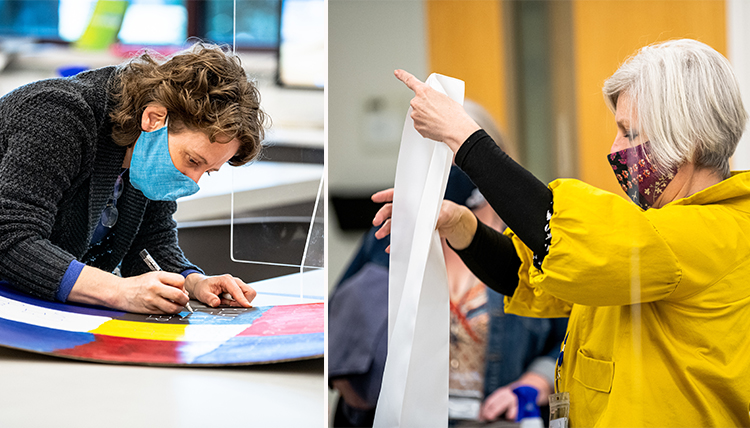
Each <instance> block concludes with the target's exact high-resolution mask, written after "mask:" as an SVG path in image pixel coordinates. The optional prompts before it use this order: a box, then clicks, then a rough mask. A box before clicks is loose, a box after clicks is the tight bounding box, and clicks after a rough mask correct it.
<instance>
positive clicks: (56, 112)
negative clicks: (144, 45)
mask: <svg viewBox="0 0 750 428" xmlns="http://www.w3.org/2000/svg"><path fill="white" fill-rule="evenodd" d="M117 73H118V68H117V67H105V68H101V69H97V70H92V71H88V72H85V73H81V74H79V75H77V76H74V77H69V78H58V79H48V80H42V81H39V82H34V83H31V84H28V85H25V86H22V87H20V88H18V89H16V90H14V91H13V92H11V93H9V94H7V95H5V96H4V97H2V98H0V278H1V279H3V280H7V281H8V282H10V283H11V284H13V286H15V287H16V288H18V289H19V290H22V291H25V292H27V293H29V294H32V295H34V296H38V297H41V298H44V299H48V300H53V299H54V298H55V292H56V291H57V289H58V287H59V286H60V281H61V279H62V277H63V275H64V274H65V271H66V270H67V269H68V266H69V265H70V263H71V261H72V260H74V259H75V260H79V261H80V262H82V263H85V264H87V265H90V266H94V267H97V268H100V269H103V270H105V271H107V272H112V271H113V270H114V269H115V268H116V267H117V266H118V265H120V263H122V264H121V265H120V270H121V273H122V276H124V277H127V276H134V275H139V274H142V273H145V272H147V271H148V267H147V266H146V264H145V263H144V262H143V261H142V260H141V259H140V257H139V256H138V252H139V251H141V250H142V249H144V248H145V249H148V251H149V252H150V253H151V255H152V256H153V257H154V259H156V261H157V262H158V263H159V265H160V266H161V267H162V269H164V270H165V271H169V272H182V271H184V270H186V269H196V270H199V269H198V268H197V267H195V266H193V265H192V264H190V262H189V261H188V260H187V259H186V258H185V256H184V255H183V253H182V251H181V250H180V248H179V246H178V245H177V230H176V223H175V222H174V220H173V218H172V215H173V214H174V211H175V210H176V208H177V204H176V203H175V202H156V201H150V200H148V199H147V198H146V197H145V196H143V193H141V192H140V191H139V190H137V189H135V188H133V187H132V186H131V185H130V182H129V180H125V181H126V185H125V190H124V192H123V194H122V196H121V197H120V198H119V199H118V201H117V208H118V211H119V219H118V220H117V224H115V226H114V227H113V228H112V230H111V231H110V233H109V235H108V236H107V237H106V238H105V239H104V240H103V241H102V242H101V243H99V244H97V245H95V246H93V247H91V246H90V245H89V242H90V241H91V237H92V235H93V233H94V230H95V228H96V226H97V224H98V223H99V218H100V216H101V212H102V210H103V209H104V207H105V205H106V203H107V201H108V199H109V198H110V197H111V196H112V189H113V188H114V183H115V180H116V179H117V176H118V174H120V172H121V170H122V162H123V159H124V157H125V150H126V148H125V147H121V146H118V145H116V144H115V143H114V142H113V140H112V136H111V135H112V123H111V121H110V119H109V113H110V111H111V109H112V99H111V97H110V93H111V87H112V85H113V84H115V82H116V80H117Z"/></svg>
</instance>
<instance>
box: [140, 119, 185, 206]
mask: <svg viewBox="0 0 750 428" xmlns="http://www.w3.org/2000/svg"><path fill="white" fill-rule="evenodd" d="M130 183H131V184H132V185H133V187H135V188H136V189H138V190H140V191H141V192H143V195H144V196H146V197H147V198H149V199H151V200H152V201H175V200H177V198H181V197H183V196H189V195H192V194H194V193H195V192H197V191H198V190H200V187H198V184H196V183H195V181H193V180H191V179H190V178H189V177H188V176H186V175H185V174H183V173H182V172H180V170H179V169H177V167H175V166H174V163H173V162H172V158H171V157H170V156H169V139H168V129H167V125H166V124H165V125H164V126H162V127H161V128H159V129H157V130H156V131H152V132H145V131H144V132H141V135H140V136H139V137H138V140H137V141H136V142H135V148H134V149H133V156H132V157H131V159H130Z"/></svg>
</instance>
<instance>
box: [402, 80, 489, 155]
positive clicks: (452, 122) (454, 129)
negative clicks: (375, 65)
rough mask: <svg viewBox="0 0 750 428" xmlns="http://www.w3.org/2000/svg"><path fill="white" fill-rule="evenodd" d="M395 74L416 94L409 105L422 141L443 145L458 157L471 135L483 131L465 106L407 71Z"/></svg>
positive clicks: (415, 127)
mask: <svg viewBox="0 0 750 428" xmlns="http://www.w3.org/2000/svg"><path fill="white" fill-rule="evenodd" d="M394 74H395V75H396V78H397V79H398V80H400V81H402V82H404V84H405V85H406V86H407V87H408V88H409V89H411V90H412V91H414V98H412V100H411V103H410V105H411V108H412V112H411V118H412V119H413V120H414V129H416V130H417V132H419V134H420V135H422V136H423V137H425V138H429V139H431V140H435V141H442V142H443V143H445V144H447V145H448V147H450V149H451V150H453V152H454V153H455V152H457V151H458V149H459V148H460V147H461V144H463V143H464V141H466V139H467V138H469V137H470V136H471V134H473V133H474V132H476V131H477V130H479V129H480V127H479V125H477V123H476V122H475V121H474V119H472V118H471V117H469V115H468V113H466V111H465V110H464V108H463V106H462V105H461V104H459V103H457V102H455V101H453V100H452V99H450V98H449V97H448V96H447V95H445V94H441V93H440V92H438V91H436V90H434V89H432V88H431V87H430V86H429V85H427V84H426V83H422V82H421V81H420V80H419V79H417V78H416V77H414V76H413V75H412V74H410V73H409V72H407V71H404V70H396V71H395V72H394Z"/></svg>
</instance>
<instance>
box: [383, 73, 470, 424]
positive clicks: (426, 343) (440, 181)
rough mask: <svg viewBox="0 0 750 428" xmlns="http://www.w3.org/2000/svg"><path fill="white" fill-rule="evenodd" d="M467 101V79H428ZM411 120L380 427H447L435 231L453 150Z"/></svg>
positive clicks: (402, 158) (444, 311) (445, 312)
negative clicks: (422, 131) (465, 88)
mask: <svg viewBox="0 0 750 428" xmlns="http://www.w3.org/2000/svg"><path fill="white" fill-rule="evenodd" d="M425 83H427V84H428V85H430V86H431V87H432V88H433V89H435V90H437V91H440V92H442V93H444V94H446V95H448V96H449V97H450V98H452V99H453V100H455V101H457V102H459V103H462V104H463V99H464V82H462V81H460V80H457V79H453V78H451V77H447V76H442V75H439V74H432V75H430V77H429V78H428V79H427V81H426V82H425ZM411 111H412V109H411V108H409V112H408V113H407V115H406V122H405V124H404V131H403V134H402V136H401V148H400V151H399V155H398V165H397V166H396V181H395V186H394V189H395V191H394V195H393V215H392V220H391V222H392V224H391V260H390V273H389V285H388V356H387V358H386V362H385V372H384V373H383V384H382V387H381V389H380V397H379V398H378V406H377V409H376V410H375V423H374V426H375V427H380V428H383V427H397V426H401V427H419V426H423V427H439V426H447V425H448V352H449V343H448V340H449V329H450V308H449V299H450V297H449V295H448V278H447V275H446V273H445V259H444V258H443V251H442V248H441V246H440V237H439V235H438V233H437V231H436V230H435V225H436V223H437V218H438V214H440V206H441V203H442V200H443V195H444V194H445V185H446V183H447V181H448V174H449V172H450V166H451V160H452V158H453V153H452V152H451V150H450V149H449V148H448V146H446V145H445V144H443V143H440V142H436V141H433V140H429V139H426V138H423V137H422V136H420V135H419V133H417V131H416V130H415V129H414V122H413V120H412V119H411V116H410V115H411Z"/></svg>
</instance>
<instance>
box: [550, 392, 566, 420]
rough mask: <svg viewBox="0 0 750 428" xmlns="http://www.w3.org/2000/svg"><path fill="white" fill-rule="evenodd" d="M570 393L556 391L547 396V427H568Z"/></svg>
mask: <svg viewBox="0 0 750 428" xmlns="http://www.w3.org/2000/svg"><path fill="white" fill-rule="evenodd" d="M569 415H570V394H568V393H567V392H558V393H556V394H550V396H549V428H568V420H569V419H568V418H569Z"/></svg>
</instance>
